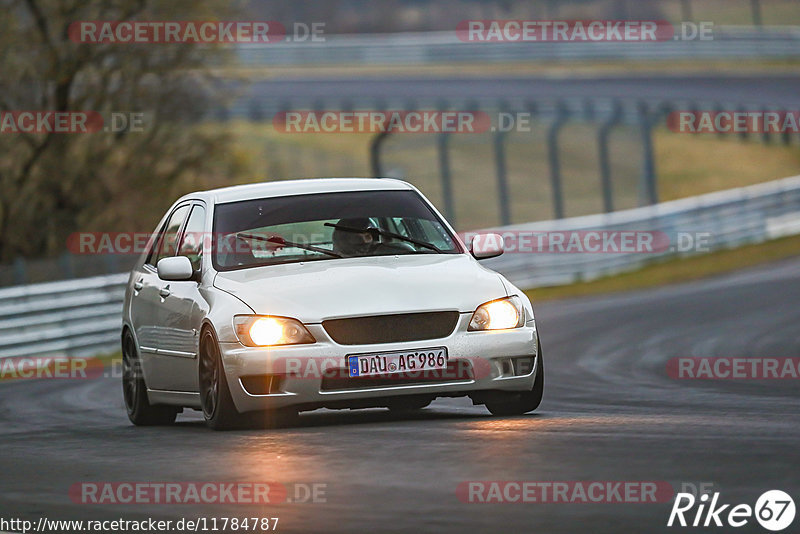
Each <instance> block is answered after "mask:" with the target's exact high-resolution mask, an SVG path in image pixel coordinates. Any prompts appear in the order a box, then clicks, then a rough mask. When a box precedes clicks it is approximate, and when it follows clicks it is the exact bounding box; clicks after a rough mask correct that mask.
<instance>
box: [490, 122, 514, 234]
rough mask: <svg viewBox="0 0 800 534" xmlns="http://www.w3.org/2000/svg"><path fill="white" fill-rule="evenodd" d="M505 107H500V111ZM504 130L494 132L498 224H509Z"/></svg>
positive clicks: (509, 210)
mask: <svg viewBox="0 0 800 534" xmlns="http://www.w3.org/2000/svg"><path fill="white" fill-rule="evenodd" d="M504 109H505V107H502V108H501V111H502V110H504ZM505 144H506V132H504V131H502V130H501V129H499V128H498V129H497V130H495V132H494V161H495V169H496V173H497V198H498V201H499V203H500V224H502V225H503V226H508V225H509V224H511V206H510V205H509V200H508V176H507V171H506V150H505V149H506V146H505Z"/></svg>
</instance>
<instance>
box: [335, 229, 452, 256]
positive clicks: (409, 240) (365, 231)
mask: <svg viewBox="0 0 800 534" xmlns="http://www.w3.org/2000/svg"><path fill="white" fill-rule="evenodd" d="M325 226H330V227H331V228H337V229H339V230H343V231H345V232H353V233H356V234H378V235H382V236H385V237H391V238H394V239H399V240H400V241H405V242H407V243H411V244H412V245H417V246H418V247H423V248H427V249H430V250H433V251H436V252H437V253H439V254H443V252H442V250H441V249H440V248H439V247H437V246H436V245H433V244H431V243H426V242H425V241H420V240H418V239H414V238H413V237H406V236H404V235H400V234H395V233H394V232H390V231H389V230H382V229H380V228H374V227H370V228H353V227H352V226H344V225H342V224H334V223H325Z"/></svg>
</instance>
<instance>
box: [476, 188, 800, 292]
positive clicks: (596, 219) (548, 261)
mask: <svg viewBox="0 0 800 534" xmlns="http://www.w3.org/2000/svg"><path fill="white" fill-rule="evenodd" d="M589 230H595V231H596V230H603V231H607V232H618V231H641V232H663V234H665V237H668V238H669V240H670V246H669V247H668V248H666V249H665V250H663V251H661V252H649V253H648V252H628V253H587V252H584V253H560V252H555V253H541V252H517V253H514V252H509V253H506V254H504V255H502V256H500V257H498V258H495V259H492V260H487V261H486V262H485V264H486V266H487V267H489V268H490V269H494V270H496V271H499V272H501V273H503V274H504V275H505V276H506V277H508V279H509V280H511V281H512V282H513V283H515V284H517V285H519V286H521V287H541V286H553V285H562V284H571V283H574V282H580V281H589V280H593V279H596V278H600V277H603V276H609V275H613V274H618V273H621V272H625V271H632V270H635V269H638V268H640V267H643V266H644V265H646V264H649V263H653V262H657V261H662V260H664V259H666V258H669V257H676V256H688V255H693V254H698V253H703V252H705V251H706V250H694V249H690V250H685V251H681V250H680V246H679V245H678V244H677V243H676V237H677V236H678V235H681V234H683V235H689V236H692V237H694V236H695V235H697V234H707V235H708V240H707V243H706V245H707V246H704V247H703V248H704V249H705V248H707V249H708V250H707V251H715V250H720V249H730V248H736V247H738V246H741V245H745V244H748V243H760V242H763V241H766V240H768V239H774V238H778V237H782V236H786V235H794V234H800V176H795V177H792V178H785V179H782V180H776V181H773V182H767V183H763V184H757V185H752V186H748V187H742V188H738V189H730V190H727V191H720V192H715V193H709V194H706V195H700V196H696V197H690V198H685V199H681V200H674V201H671V202H663V203H660V204H654V205H651V206H645V207H641V208H634V209H630V210H624V211H617V212H613V213H604V214H598V215H587V216H583V217H573V218H568V219H559V220H555V221H541V222H535V223H526V224H518V225H512V226H504V227H502V228H497V229H494V230H493V231H497V232H499V233H501V234H503V233H505V234H507V236H506V240H507V241H508V240H509V239H513V238H511V235H519V233H522V234H523V235H532V234H537V233H548V232H549V233H553V232H565V233H567V232H580V231H589Z"/></svg>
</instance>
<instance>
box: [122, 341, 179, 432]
mask: <svg viewBox="0 0 800 534" xmlns="http://www.w3.org/2000/svg"><path fill="white" fill-rule="evenodd" d="M122 396H123V398H124V400H125V409H126V410H127V412H128V419H130V420H131V423H133V424H134V425H137V426H154V425H169V424H172V423H174V422H175V418H176V417H177V416H178V411H179V409H178V408H174V407H172V406H159V405H152V404H150V401H149V400H148V399H147V386H146V385H145V382H144V376H143V375H142V363H141V360H139V354H138V352H137V350H136V342H135V341H134V339H133V334H131V333H130V332H129V331H126V332H125V334H124V335H123V337H122Z"/></svg>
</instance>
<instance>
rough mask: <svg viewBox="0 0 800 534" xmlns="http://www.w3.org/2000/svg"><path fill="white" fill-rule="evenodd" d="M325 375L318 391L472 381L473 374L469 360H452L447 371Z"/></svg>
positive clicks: (343, 370) (344, 371)
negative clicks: (351, 375)
mask: <svg viewBox="0 0 800 534" xmlns="http://www.w3.org/2000/svg"><path fill="white" fill-rule="evenodd" d="M334 371H336V372H331V373H329V374H328V373H326V376H324V377H323V378H322V382H321V384H320V387H319V389H320V391H341V390H348V389H365V388H380V387H396V386H416V385H421V384H437V383H443V382H458V381H461V380H473V379H474V378H475V373H474V372H473V370H472V363H471V362H470V361H469V360H454V361H451V362H448V363H447V369H437V370H430V371H417V372H416V373H414V372H409V373H396V374H386V375H379V376H356V377H353V378H351V377H350V376H349V373H348V370H347V369H345V368H342V369H336V370H334Z"/></svg>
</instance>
